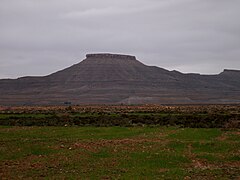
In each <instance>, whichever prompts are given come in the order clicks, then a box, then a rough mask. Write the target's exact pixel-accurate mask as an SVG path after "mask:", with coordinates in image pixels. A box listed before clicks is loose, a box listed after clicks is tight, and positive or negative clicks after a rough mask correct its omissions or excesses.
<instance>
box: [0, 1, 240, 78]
mask: <svg viewBox="0 0 240 180" xmlns="http://www.w3.org/2000/svg"><path fill="white" fill-rule="evenodd" d="M239 19H240V0H121V1H120V0H0V78H7V77H10V78H15V77H19V76H25V75H47V74H49V73H52V72H54V71H57V70H59V69H63V68H65V67H68V66H70V65H72V64H75V63H78V62H80V61H81V60H82V59H84V57H85V54H86V53H92V52H94V53H95V52H110V53H122V54H131V55H135V56H137V58H138V59H139V60H140V61H142V62H143V63H145V64H147V65H155V66H159V67H163V68H166V69H169V70H173V69H176V70H179V71H182V72H198V73H204V74H213V73H220V72H221V71H222V70H223V69H224V68H229V69H240V58H239V57H240V23H239V22H240V21H239Z"/></svg>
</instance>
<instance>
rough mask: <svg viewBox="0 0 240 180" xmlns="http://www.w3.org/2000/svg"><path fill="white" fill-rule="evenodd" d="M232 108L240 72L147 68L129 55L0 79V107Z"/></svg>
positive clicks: (238, 96)
mask: <svg viewBox="0 0 240 180" xmlns="http://www.w3.org/2000/svg"><path fill="white" fill-rule="evenodd" d="M64 103H65V104H70V103H71V104H235V103H240V71H239V70H224V71H223V72H222V73H220V74H217V75H200V74H183V73H181V72H178V71H168V70H166V69H163V68H159V67H155V66H147V65H144V64H142V63H141V62H140V61H138V60H137V59H136V58H135V57H134V56H128V55H118V54H88V55H87V56H86V59H84V60H83V61H81V62H80V63H78V64H75V65H73V66H71V67H69V68H66V69H64V70H61V71H58V72H56V73H53V74H50V75H48V76H43V77H21V78H18V79H2V80H0V105H63V104H64Z"/></svg>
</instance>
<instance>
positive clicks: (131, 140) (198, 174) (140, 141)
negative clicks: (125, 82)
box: [0, 126, 240, 179]
mask: <svg viewBox="0 0 240 180" xmlns="http://www.w3.org/2000/svg"><path fill="white" fill-rule="evenodd" d="M222 133H223V132H222V131H221V130H220V129H194V128H184V129H181V128H176V127H101V128H100V127H2V126H0V143H1V146H0V167H1V168H2V172H4V173H3V174H1V176H2V177H3V179H4V178H6V179H12V178H14V177H22V178H23V179H28V178H32V177H34V178H40V179H41V178H45V179H64V178H68V179H71V178H72V179H79V178H82V179H104V178H105V179H107V178H108V179H184V178H186V177H188V178H192V179H198V178H203V177H204V178H207V179H211V178H215V179H221V178H222V177H224V178H230V177H236V175H237V174H239V171H238V169H237V168H238V167H237V162H238V161H239V144H240V142H239V139H232V140H231V141H228V138H222V139H221V141H217V140H216V139H218V138H219V137H222V135H223V134H222ZM231 133H233V134H234V133H235V134H236V132H235V131H231ZM224 136H225V134H224ZM201 160H202V161H201ZM202 162H203V164H201V163H202ZM194 163H195V164H194ZM229 163H232V164H231V166H228V164H229ZM222 167H224V169H222ZM224 178H223V179H224Z"/></svg>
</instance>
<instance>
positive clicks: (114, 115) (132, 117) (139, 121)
mask: <svg viewBox="0 0 240 180" xmlns="http://www.w3.org/2000/svg"><path fill="white" fill-rule="evenodd" d="M105 109H106V108H105ZM105 109H102V108H99V109H98V108H96V107H95V109H94V108H91V109H90V110H89V109H84V111H83V110H82V109H81V108H80V109H79V108H75V107H67V108H63V109H62V108H61V109H57V110H56V109H54V110H53V109H50V110H49V109H48V110H37V109H36V110H33V109H31V110H23V111H18V110H11V109H10V110H9V109H7V110H6V109H5V110H2V111H0V125H5V126H99V127H107V126H124V127H131V126H178V127H191V128H240V121H239V120H240V111H239V106H236V107H234V106H233V107H228V108H216V107H215V108H214V107H208V108H206V107H204V108H201V107H200V108H197V109H196V107H195V108H194V107H193V108H191V107H180V108H177V107H174V108H169V107H167V108H159V109H158V110H156V109H155V110H152V109H151V108H149V107H146V108H145V109H144V108H139V107H138V108H136V109H134V107H133V108H132V109H130V110H129V109H128V108H126V109H124V108H122V109H120V110H119V109H118V108H117V110H116V108H115V109H114V108H111V107H107V110H105Z"/></svg>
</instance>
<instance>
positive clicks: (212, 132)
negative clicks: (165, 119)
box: [169, 128, 222, 141]
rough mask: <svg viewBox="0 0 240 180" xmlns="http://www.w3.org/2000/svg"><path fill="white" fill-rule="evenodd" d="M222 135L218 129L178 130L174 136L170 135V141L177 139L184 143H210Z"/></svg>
mask: <svg viewBox="0 0 240 180" xmlns="http://www.w3.org/2000/svg"><path fill="white" fill-rule="evenodd" d="M221 134H222V132H221V130H220V129H196V128H195V129H192V128H185V129H179V131H177V132H176V133H174V134H170V135H169V137H170V138H172V139H179V140H184V141H202V140H204V141H211V140H213V139H215V138H216V137H218V136H220V135H221Z"/></svg>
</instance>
